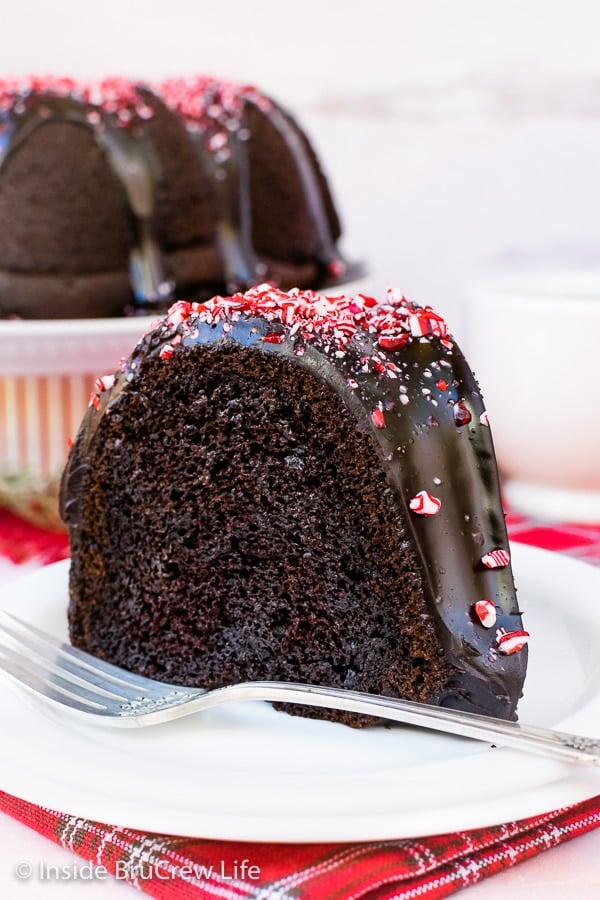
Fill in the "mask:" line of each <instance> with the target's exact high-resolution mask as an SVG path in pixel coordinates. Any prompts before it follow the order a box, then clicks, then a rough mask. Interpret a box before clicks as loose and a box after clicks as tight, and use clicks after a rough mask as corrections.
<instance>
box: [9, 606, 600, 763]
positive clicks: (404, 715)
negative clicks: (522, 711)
mask: <svg viewBox="0 0 600 900" xmlns="http://www.w3.org/2000/svg"><path fill="white" fill-rule="evenodd" d="M0 670H3V671H4V672H5V673H6V674H7V675H9V676H11V678H13V679H14V680H16V681H17V682H18V683H19V684H21V685H23V686H24V687H26V688H28V689H29V690H30V691H33V692H34V693H35V694H37V695H39V696H41V697H43V698H44V699H45V700H49V701H52V702H54V703H58V704H59V705H60V706H62V707H65V708H67V709H68V710H70V711H74V712H75V713H77V714H81V715H83V716H84V717H85V718H86V720H87V721H88V722H93V723H98V724H102V725H112V726H120V727H140V726H143V725H157V724H159V723H161V722H168V721H170V720H172V719H178V718H180V717H182V716H188V715H190V714H191V713H195V712H200V711H201V710H205V709H209V708H211V707H213V706H218V705H220V704H222V703H230V702H233V701H240V700H268V701H272V702H278V703H299V704H302V705H305V706H317V707H321V708H326V709H336V710H347V711H348V712H353V713H362V714H365V715H369V716H375V717H376V718H382V719H391V720H393V721H395V722H402V723H404V724H407V725H416V726H418V727H422V728H430V729H433V730H435V731H442V732H445V733H447V734H456V735H460V736H462V737H469V738H475V739H477V740H480V741H490V742H491V743H492V744H495V745H500V746H505V747H512V748H515V749H517V750H524V751H526V752H529V753H536V754H538V755H541V756H547V757H551V758H554V759H558V760H562V761H563V762H571V763H580V764H587V765H594V766H598V765H600V739H594V738H589V737H580V736H578V735H574V734H567V733H565V732H560V731H553V730H551V729H548V728H541V727H539V726H536V725H522V724H520V723H517V722H506V721H504V720H503V719H494V718H492V717H490V716H482V715H478V714H476V713H467V712H459V711H457V710H453V709H444V708H442V707H439V706H429V705H426V704H423V703H415V702H412V701H409V700H399V699H396V698H394V697H379V696H376V695H374V694H366V693H360V692H358V691H350V690H344V689H341V688H333V687H321V686H318V685H309V684H294V683H290V684H287V683H281V682H275V681H254V682H246V683H243V684H234V685H228V686H227V687H222V688H217V689H216V690H211V691H207V690H203V689H201V688H188V687H180V686H178V685H172V684H166V683H164V682H161V681H154V680H152V679H150V678H144V677H143V676H140V675H134V674H132V673H131V672H127V671H126V670H125V669H121V668H119V667H118V666H113V665H111V664H110V663H107V662H104V661H103V660H100V659H97V658H96V657H94V656H91V655H90V654H89V653H84V652H83V651H82V650H78V649H77V648H76V647H72V646H71V645H70V644H66V643H63V642H62V641H60V640H57V639H56V638H54V637H52V636H51V635H49V634H46V632H44V631H41V630H40V629H39V628H36V627H34V626H33V625H29V624H27V623H26V622H23V621H22V620H21V619H18V618H17V617H16V616H13V615H11V614H10V613H7V612H0Z"/></svg>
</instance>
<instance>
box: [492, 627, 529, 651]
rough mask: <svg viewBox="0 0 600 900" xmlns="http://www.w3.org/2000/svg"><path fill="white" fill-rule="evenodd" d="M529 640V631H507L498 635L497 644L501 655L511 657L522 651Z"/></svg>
mask: <svg viewBox="0 0 600 900" xmlns="http://www.w3.org/2000/svg"><path fill="white" fill-rule="evenodd" d="M528 640H529V632H528V631H505V632H503V633H502V634H499V635H498V639H497V642H496V643H497V644H498V650H499V651H500V653H504V655H505V656H510V654H511V653H517V652H518V651H519V650H522V649H523V647H524V646H525V644H526V643H527V641H528Z"/></svg>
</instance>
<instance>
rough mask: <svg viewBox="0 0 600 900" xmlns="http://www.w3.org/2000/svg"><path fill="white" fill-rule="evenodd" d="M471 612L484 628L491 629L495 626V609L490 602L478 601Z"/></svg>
mask: <svg viewBox="0 0 600 900" xmlns="http://www.w3.org/2000/svg"><path fill="white" fill-rule="evenodd" d="M472 611H473V613H474V615H475V616H476V618H477V620H478V621H479V622H481V624H482V625H483V627H484V628H493V627H494V625H495V624H496V607H495V606H494V604H493V603H492V601H491V600H478V601H477V603H474V604H473V606H472Z"/></svg>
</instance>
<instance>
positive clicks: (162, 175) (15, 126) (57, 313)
mask: <svg viewBox="0 0 600 900" xmlns="http://www.w3.org/2000/svg"><path fill="white" fill-rule="evenodd" d="M339 236H340V224H339V221H338V216H337V213H336V210H335V207H334V203H333V200H332V198H331V194H330V191H329V189H328V186H327V183H326V180H325V178H324V176H323V173H322V172H321V169H320V166H319V162H318V160H317V157H316V155H315V152H314V150H313V149H312V147H311V145H310V143H309V141H308V139H307V137H306V135H305V134H304V132H303V131H302V130H301V129H300V128H299V126H298V125H297V124H296V123H295V121H294V120H293V119H292V118H291V117H290V116H289V115H288V114H287V113H286V112H284V111H283V109H281V107H280V106H278V105H277V104H276V103H274V102H273V101H272V100H270V99H269V98H267V97H265V96H263V95H262V94H260V93H259V92H258V91H257V90H256V89H255V88H253V87H248V86H240V85H234V84H230V83H226V82H220V81H216V80H214V79H210V78H196V79H190V80H169V81H166V82H164V83H162V84H159V85H158V86H147V85H141V84H136V83H134V82H131V81H128V80H126V79H112V80H105V81H103V82H100V83H98V84H79V83H77V82H75V81H73V80H71V79H66V78H65V79H58V78H54V79H50V78H43V79H36V78H28V79H22V80H18V81H3V82H0V317H9V316H10V317H12V316H16V317H22V318H64V317H94V316H119V315H123V314H124V313H125V312H129V313H131V312H134V313H147V312H149V311H152V310H156V309H159V310H161V309H162V311H165V310H166V309H167V308H168V306H169V305H170V303H171V302H172V301H173V298H174V297H175V296H186V297H189V298H191V299H207V298H209V297H211V296H212V295H213V294H215V293H217V292H219V291H221V292H222V291H234V290H240V289H244V288H246V287H249V286H250V285H255V284H257V283H259V282H263V281H269V282H270V283H272V284H277V285H279V286H280V287H282V288H286V287H292V286H297V285H300V286H307V287H311V288H315V287H319V286H320V285H323V284H326V283H335V282H336V280H339V279H340V278H341V277H343V276H346V277H348V272H347V267H346V264H345V263H344V262H343V260H342V258H341V255H340V253H339V251H338V249H337V246H336V242H337V240H338V238H339Z"/></svg>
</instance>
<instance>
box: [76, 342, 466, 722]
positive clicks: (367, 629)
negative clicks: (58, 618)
mask: <svg viewBox="0 0 600 900" xmlns="http://www.w3.org/2000/svg"><path fill="white" fill-rule="evenodd" d="M143 366H144V376H145V377H144V378H143V379H141V380H140V384H139V390H136V391H135V392H133V391H124V392H123V393H122V394H121V396H120V397H119V399H118V402H116V403H115V404H114V406H113V407H112V408H111V411H110V414H109V415H106V416H104V417H103V418H102V421H101V423H100V424H99V426H98V431H97V432H96V433H95V435H94V437H93V447H92V450H91V456H90V457H89V460H88V461H89V464H90V467H91V468H92V469H93V470H94V478H93V480H91V483H90V485H89V488H88V491H87V493H86V494H85V498H84V500H83V501H82V503H83V504H84V505H83V508H82V509H81V519H80V522H81V524H80V527H79V528H78V529H77V530H76V533H75V535H74V539H75V540H76V541H78V542H80V545H79V550H81V549H85V551H86V552H85V553H81V552H77V553H76V554H74V562H73V571H72V578H73V579H75V581H76V582H77V583H79V584H80V591H81V597H80V602H79V603H78V607H77V610H78V612H77V615H76V617H72V621H71V627H72V638H73V641H74V643H75V644H78V643H82V644H83V645H84V646H86V648H87V649H88V650H89V651H90V652H92V653H96V654H97V655H99V656H106V657H108V658H110V659H111V661H113V662H116V663H118V664H121V665H123V666H125V667H127V668H130V669H133V670H135V671H138V672H142V673H144V674H146V675H149V676H151V677H155V678H159V679H164V680H169V681H175V682H179V683H185V684H198V685H202V686H204V687H208V688H211V687H216V686H219V685H222V684H227V683H235V682H239V681H244V680H251V679H252V680H253V679H259V680H263V679H273V680H285V681H303V682H312V683H316V684H335V685H338V686H342V687H346V688H354V689H358V690H364V691H371V692H376V693H380V694H393V695H401V696H408V697H409V698H411V699H416V700H421V701H428V702H436V698H437V692H438V691H439V685H443V684H444V682H445V681H446V679H447V677H448V675H449V668H450V667H449V665H448V663H446V662H444V660H443V656H442V652H443V651H442V649H441V646H440V645H439V640H438V638H437V637H436V634H435V632H434V627H433V624H432V622H431V619H430V617H429V615H428V613H427V609H426V606H425V601H424V599H423V587H422V584H421V575H420V572H421V571H422V564H421V563H420V561H419V560H417V559H416V558H415V555H416V550H415V549H414V545H411V544H410V543H409V541H408V539H407V536H406V532H405V522H404V521H403V520H402V518H401V516H400V514H399V511H398V510H399V504H398V501H397V498H395V496H394V494H393V488H392V487H391V486H390V485H389V483H388V482H387V481H386V476H385V474H384V471H383V468H382V467H381V465H380V463H379V460H378V457H377V455H376V452H375V449H374V445H373V443H372V440H371V438H370V437H369V436H368V435H367V434H366V433H364V432H363V431H362V430H361V429H360V428H359V427H357V423H356V419H355V417H354V416H353V415H352V414H351V413H350V412H349V411H348V409H347V408H346V407H345V405H344V404H343V402H342V401H341V400H340V399H339V398H338V397H337V395H336V394H335V393H334V392H333V391H332V390H331V389H330V388H329V387H327V386H326V385H325V384H323V383H321V382H320V381H319V380H317V379H316V378H314V377H313V376H312V375H310V374H309V373H308V372H306V371H305V370H304V369H302V368H300V367H298V366H297V365H294V364H293V363H292V362H289V361H287V360H286V359H284V358H281V357H276V356H274V355H271V354H264V353H261V352H260V351H257V350H253V349H250V348H241V347H239V346H235V347H233V346H231V345H230V344H229V345H228V344H227V343H224V342H221V343H217V344H214V345H210V346H206V347H203V348H202V358H201V362H200V363H199V360H198V348H194V349H187V350H186V349H182V350H181V351H180V352H179V353H178V354H177V371H178V376H177V378H176V379H173V378H172V376H171V366H170V364H169V361H165V360H162V359H159V358H157V357H154V358H148V359H146V360H145V361H144V362H143ZM167 418H168V421H169V429H168V431H167V430H166V429H165V420H166V419H167ZM94 447H95V448H97V449H96V450H94V449H93V448H94ZM84 477H85V476H84ZM111 497H118V498H119V501H118V503H115V502H112V501H111ZM89 523H93V527H89ZM107 584H108V585H110V592H111V593H112V592H116V594H117V596H118V598H119V601H118V603H116V604H114V605H113V604H111V605H110V608H108V607H105V606H103V604H102V602H99V601H98V600H97V599H95V598H102V597H104V596H105V591H106V585H107ZM302 712H303V715H311V712H312V711H311V710H309V709H307V708H304V709H303V710H302ZM314 714H315V715H318V716H319V717H321V718H323V717H329V716H330V717H331V718H335V719H336V721H340V720H343V721H345V722H346V723H347V724H354V725H357V724H363V723H364V722H365V721H366V720H365V719H363V718H361V717H357V716H354V715H353V714H342V715H341V716H340V714H339V713H334V714H331V715H330V714H329V713H328V712H326V711H323V710H319V711H318V712H317V711H315V712H314Z"/></svg>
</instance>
